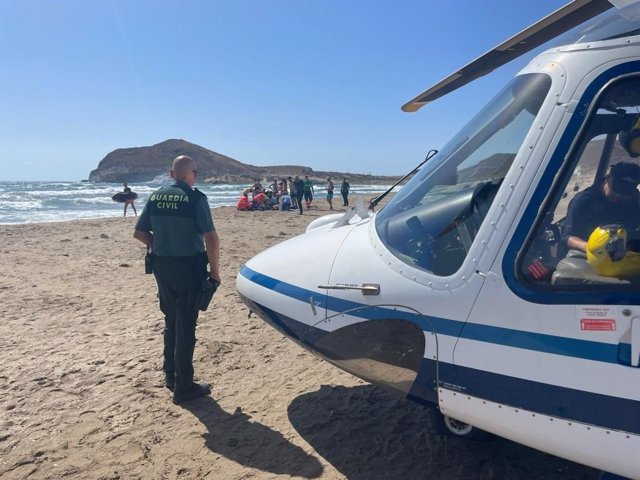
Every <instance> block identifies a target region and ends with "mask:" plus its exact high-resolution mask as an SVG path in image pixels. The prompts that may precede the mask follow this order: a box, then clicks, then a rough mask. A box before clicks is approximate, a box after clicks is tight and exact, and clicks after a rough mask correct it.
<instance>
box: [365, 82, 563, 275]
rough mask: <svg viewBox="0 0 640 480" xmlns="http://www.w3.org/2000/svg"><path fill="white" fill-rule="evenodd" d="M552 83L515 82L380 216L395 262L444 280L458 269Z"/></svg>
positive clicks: (382, 232) (381, 233) (378, 222)
mask: <svg viewBox="0 0 640 480" xmlns="http://www.w3.org/2000/svg"><path fill="white" fill-rule="evenodd" d="M550 86H551V79H550V77H549V76H548V75H546V74H541V73H535V74H525V75H520V76H518V77H516V78H515V79H514V80H512V81H511V82H510V83H509V84H508V85H507V86H506V87H505V88H504V89H503V90H502V91H501V92H500V93H499V94H498V96H496V98H495V99H494V100H493V101H492V102H490V103H489V105H488V106H487V107H485V109H483V110H482V111H481V112H480V113H479V114H478V115H477V116H476V117H475V118H474V119H473V120H472V121H471V122H470V123H469V124H468V125H467V126H466V127H464V128H463V129H462V131H460V133H458V135H456V136H455V137H454V138H453V139H452V140H451V141H450V142H449V143H448V144H447V145H446V146H445V147H444V148H443V149H442V151H441V152H440V153H439V154H438V155H437V156H436V157H434V158H433V159H432V160H430V161H429V162H428V163H427V164H426V165H425V167H423V169H422V170H421V171H420V172H418V173H417V174H416V175H415V176H414V178H412V179H411V181H410V182H409V183H407V185H405V186H404V187H403V188H402V189H401V190H400V192H398V194H397V195H396V196H395V197H394V198H393V199H392V200H391V201H390V202H389V204H388V205H386V206H385V207H384V208H383V209H382V210H381V211H380V213H378V215H377V217H376V229H377V232H378V234H379V236H380V238H381V240H382V242H383V243H384V244H385V245H386V246H387V247H388V248H389V250H390V251H391V252H392V253H393V254H394V255H395V256H396V257H398V258H399V259H401V260H402V261H403V262H405V263H407V264H409V265H411V266H414V267H416V268H418V269H421V270H425V271H427V272H431V273H433V274H435V275H439V276H447V275H451V274H453V273H455V272H456V271H458V269H459V268H460V267H461V265H462V263H463V261H464V259H465V258H466V256H467V253H468V252H469V250H470V248H471V246H472V244H473V241H474V239H475V237H476V235H477V233H478V231H479V229H480V227H481V225H482V223H483V220H484V218H485V216H486V215H487V212H488V210H489V208H490V207H491V204H492V202H493V199H494V198H495V196H496V194H497V192H498V189H499V188H500V186H501V184H502V180H503V179H504V177H505V175H506V174H507V172H508V171H509V168H510V167H511V164H512V163H513V160H514V158H515V156H516V154H517V153H518V151H519V149H520V148H521V146H522V143H523V141H524V139H525V137H526V136H527V133H528V132H529V130H530V129H531V125H532V124H533V122H534V120H535V118H536V115H537V114H538V111H539V109H540V107H541V105H542V103H543V102H544V99H545V97H546V96H547V93H548V92H549V88H550Z"/></svg>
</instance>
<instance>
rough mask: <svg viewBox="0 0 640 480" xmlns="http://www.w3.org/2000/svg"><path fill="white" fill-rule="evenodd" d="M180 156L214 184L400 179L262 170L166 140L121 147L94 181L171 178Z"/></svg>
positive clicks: (100, 166) (285, 167) (305, 169)
mask: <svg viewBox="0 0 640 480" xmlns="http://www.w3.org/2000/svg"><path fill="white" fill-rule="evenodd" d="M178 155H189V156H190V157H191V158H193V159H194V160H195V161H196V162H197V163H198V177H199V179H200V181H204V182H205V183H214V184H243V183H253V182H255V181H263V180H265V179H268V180H273V178H282V177H287V176H295V175H301V176H304V175H308V176H309V177H310V178H312V179H314V180H316V181H320V180H325V179H326V178H327V177H329V176H330V177H332V178H334V181H337V182H338V183H339V182H340V181H341V179H342V177H343V176H346V177H347V178H348V179H349V182H351V183H365V184H390V183H394V182H395V181H397V180H398V179H399V178H400V177H388V176H375V175H364V174H354V173H346V172H325V171H314V170H313V169H312V168H309V167H303V166H301V165H277V166H270V167H258V166H255V165H247V164H245V163H242V162H239V161H238V160H235V159H233V158H230V157H227V156H225V155H221V154H219V153H216V152H213V151H211V150H207V149H206V148H203V147H201V146H199V145H195V144H193V143H190V142H187V141H185V140H175V139H174V140H166V141H164V142H161V143H158V144H156V145H152V146H150V147H134V148H119V149H117V150H114V151H113V152H111V153H109V154H108V155H107V156H106V157H104V158H103V159H102V160H101V161H100V163H99V164H98V168H96V169H95V170H93V171H92V172H91V173H90V174H89V181H90V182H149V181H153V180H155V179H159V178H163V177H167V176H168V171H169V168H170V166H171V162H172V161H173V159H174V158H176V157H177V156H178Z"/></svg>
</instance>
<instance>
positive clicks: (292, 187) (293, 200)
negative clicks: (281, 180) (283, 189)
mask: <svg viewBox="0 0 640 480" xmlns="http://www.w3.org/2000/svg"><path fill="white" fill-rule="evenodd" d="M287 182H289V193H290V194H291V208H293V209H294V210H295V209H296V208H298V195H297V192H296V186H295V185H294V184H293V179H292V178H291V177H287Z"/></svg>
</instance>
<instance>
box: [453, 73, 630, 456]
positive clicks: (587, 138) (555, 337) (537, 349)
mask: <svg viewBox="0 0 640 480" xmlns="http://www.w3.org/2000/svg"><path fill="white" fill-rule="evenodd" d="M635 68H637V67H635ZM618 71H620V69H618ZM598 82H601V83H600V85H591V86H589V91H591V92H594V93H593V95H594V96H595V97H592V98H583V99H581V102H582V104H578V105H577V106H576V107H575V111H576V112H579V111H582V112H588V113H587V114H586V115H585V116H584V117H577V118H584V121H581V122H577V121H569V122H568V123H567V127H566V130H565V131H564V132H562V131H559V132H558V135H559V137H560V138H559V141H558V142H557V145H558V148H557V150H556V151H555V152H553V154H552V155H551V157H550V160H549V163H548V165H547V167H546V170H545V171H544V172H541V175H540V177H539V181H537V183H534V190H533V192H532V193H531V194H530V200H529V201H528V205H525V206H524V207H523V211H522V214H521V218H520V220H519V221H518V223H517V224H516V225H514V230H513V234H512V235H511V237H510V240H509V242H508V245H506V246H505V250H504V254H503V255H499V256H498V259H497V260H496V261H495V262H494V264H493V266H492V267H491V269H490V271H489V272H488V273H487V275H486V281H485V284H484V285H483V288H482V290H481V292H480V295H479V296H478V300H477V302H476V304H475V305H474V308H473V310H472V313H471V315H470V316H469V319H468V321H467V324H466V325H465V327H464V329H463V331H462V334H461V337H460V340H459V342H458V344H457V345H456V350H455V353H454V358H455V364H456V368H457V370H458V372H459V374H460V377H461V378H462V379H463V383H464V386H465V389H466V390H465V393H466V394H467V395H468V396H469V398H472V399H473V398H479V399H482V402H486V405H490V406H491V408H493V407H494V406H495V405H500V407H499V408H501V409H502V410H501V412H500V413H501V414H502V416H503V418H504V419H505V422H504V424H503V423H501V422H495V421H493V422H491V421H490V420H487V417H486V412H485V411H484V405H485V404H482V402H480V404H479V406H478V408H477V409H475V410H474V409H472V408H467V409H466V411H468V412H470V413H469V415H467V416H464V417H463V418H461V419H462V420H464V421H466V422H468V423H471V424H473V425H475V426H478V427H479V428H487V429H489V430H491V431H493V432H495V433H497V434H499V435H503V436H506V437H508V438H512V439H514V440H516V441H521V442H522V443H525V444H527V445H530V446H533V447H535V448H540V449H542V450H546V451H553V450H554V449H556V450H557V449H563V451H565V452H568V451H569V450H571V451H572V452H574V453H575V455H574V453H571V452H570V453H567V458H572V459H574V460H577V461H583V462H585V461H586V460H581V457H580V455H584V454H585V452H590V454H592V455H596V454H597V451H596V450H597V449H596V450H594V448H595V447H594V446H595V445H596V444H598V442H597V441H595V440H593V439H589V438H587V437H583V436H582V435H579V434H578V433H577V432H578V431H577V430H576V429H575V428H574V429H571V428H569V427H571V426H572V425H575V426H577V425H579V424H580V425H585V424H586V425H589V426H590V429H593V430H594V431H595V430H596V428H600V429H601V430H600V431H599V432H600V433H602V435H603V437H607V442H609V443H611V442H617V441H618V440H617V438H618V437H615V438H613V437H614V436H613V435H608V434H610V432H611V431H612V430H616V431H622V432H631V433H633V434H634V435H640V417H639V416H638V415H637V412H638V409H639V408H640V368H639V364H640V268H638V265H640V263H636V258H638V257H637V255H638V254H637V253H636V252H635V251H634V250H635V249H636V242H635V241H634V240H635V239H637V238H640V235H638V233H639V232H640V225H639V223H640V192H638V190H637V187H635V186H632V187H631V188H628V186H625V187H623V188H622V189H621V188H620V185H616V184H615V179H616V175H617V174H616V173H615V172H616V170H617V169H618V168H623V169H628V172H627V173H629V172H631V173H633V172H634V171H640V156H639V155H638V154H639V153H640V151H639V152H634V151H632V150H631V149H630V144H629V142H625V137H626V134H628V133H629V132H631V134H632V135H635V134H634V133H633V131H634V129H635V128H636V125H638V119H639V114H638V112H640V76H638V75H634V76H629V75H627V76H624V77H620V78H617V79H613V80H612V79H610V78H606V76H605V75H601V76H600V77H598ZM585 96H586V95H585ZM575 118H576V117H575V114H574V119H575ZM637 138H640V135H638V137H637ZM621 164H624V165H630V166H629V167H620V165H621ZM625 171H626V170H625ZM636 180H637V181H638V182H640V177H638V178H637V179H636V178H635V177H633V175H631V174H629V175H625V180H624V182H626V184H628V183H634V182H636ZM611 191H613V193H614V194H616V195H617V196H616V197H615V201H613V198H614V197H611V196H610V194H611ZM616 192H617V193H616ZM620 197H625V198H620ZM626 197H628V199H627V198H626ZM606 224H610V225H615V227H613V228H608V227H606ZM558 237H559V238H558ZM572 238H574V240H571V239H572ZM576 238H577V239H578V240H580V239H582V240H583V242H582V243H581V242H579V241H577V240H575V239H576ZM625 240H626V241H625ZM614 247H617V248H618V250H615V248H614ZM582 248H584V249H586V251H584V250H582ZM504 406H507V407H509V408H503V407H504ZM487 408H489V407H487ZM496 408H498V407H496ZM521 412H530V413H529V414H528V416H527V415H518V413H521ZM532 415H533V416H532ZM536 415H537V416H539V417H542V418H545V419H546V418H549V419H550V420H551V421H553V420H554V418H555V419H562V420H563V423H562V425H568V427H567V428H566V429H561V430H557V431H556V430H554V431H556V432H557V433H558V435H557V437H556V435H555V434H554V435H551V436H549V435H546V436H545V437H544V438H542V436H540V437H539V438H538V437H536V436H535V435H528V434H527V431H526V430H527V429H531V428H534V423H535V420H533V418H537V417H536ZM507 418H508V419H509V421H508V422H507ZM547 423H548V422H547ZM516 425H521V426H522V429H520V430H519V429H518V428H516ZM559 425H560V424H559ZM600 433H599V434H600ZM628 438H629V436H627V437H626V439H628ZM554 442H557V445H556V444H554ZM568 445H569V446H570V447H568ZM613 445H614V443H611V445H610V448H607V452H608V455H610V456H611V458H612V459H613V458H614V457H613V455H614V452H615V453H618V452H624V451H625V449H626V448H627V446H628V443H625V438H624V436H621V438H620V443H619V444H618V443H615V445H616V446H619V447H620V448H619V449H618V448H617V447H616V448H614V446H613ZM620 455H622V453H620ZM627 460H628V457H627Z"/></svg>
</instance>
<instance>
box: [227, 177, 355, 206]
mask: <svg viewBox="0 0 640 480" xmlns="http://www.w3.org/2000/svg"><path fill="white" fill-rule="evenodd" d="M350 188H351V187H350V185H349V182H348V181H347V179H346V178H344V179H343V181H342V187H341V190H340V191H341V193H342V197H343V199H344V206H348V205H349V200H348V196H349V189H350ZM333 189H334V186H333V181H332V180H331V177H328V178H327V202H328V203H329V209H330V210H333ZM314 194H315V188H314V184H313V181H312V180H311V179H310V178H309V176H308V175H305V176H304V179H301V178H300V176H299V175H296V176H295V177H293V178H292V177H283V178H281V179H279V180H278V179H277V178H274V179H273V182H272V183H271V184H270V185H269V186H268V187H267V188H264V187H263V186H262V184H261V183H260V182H255V183H254V184H253V185H252V186H251V187H249V188H246V189H245V190H244V191H243V192H242V195H241V196H240V198H239V199H238V203H237V205H236V207H237V209H238V210H241V211H249V210H280V211H291V210H298V211H299V215H302V213H303V211H304V210H303V206H304V207H306V209H307V210H308V209H309V208H310V207H311V204H312V202H313V196H314ZM303 202H304V203H303Z"/></svg>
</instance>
